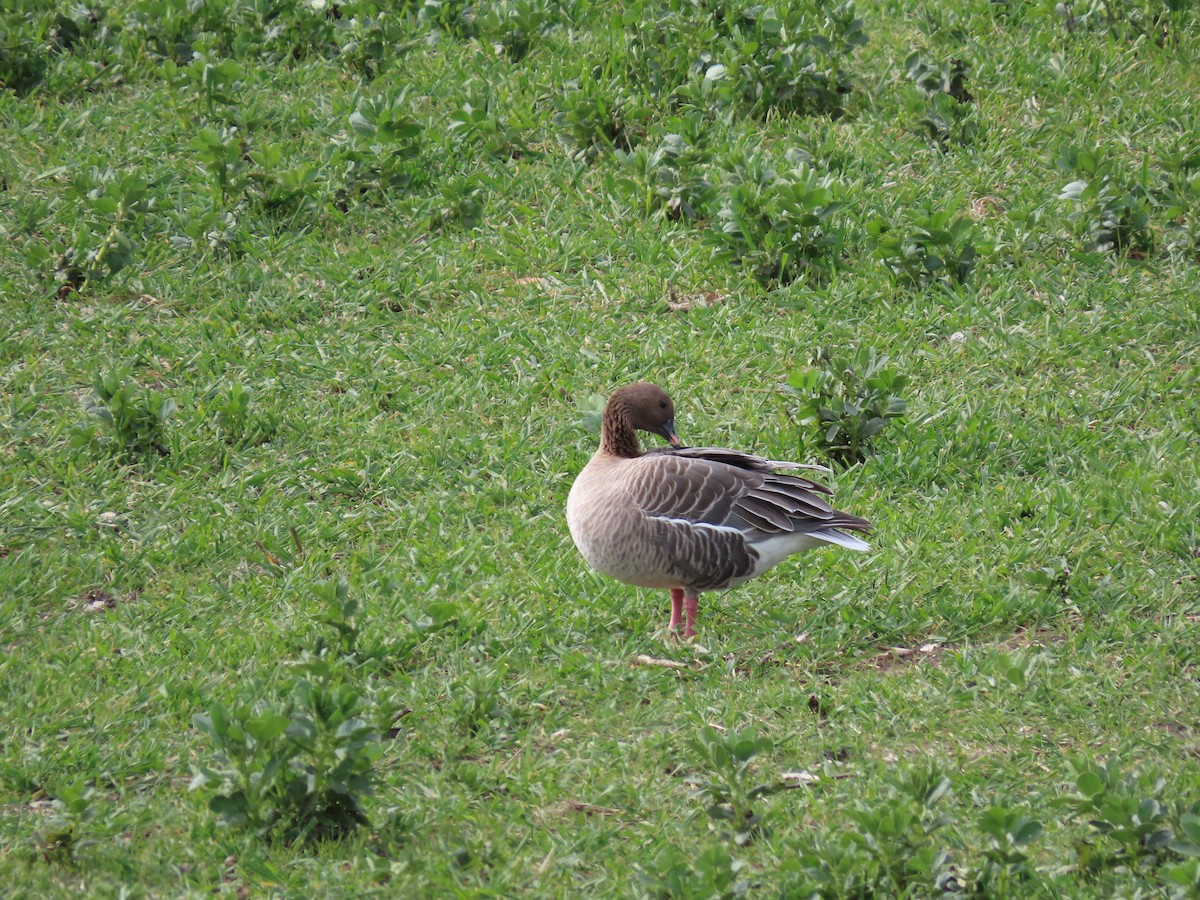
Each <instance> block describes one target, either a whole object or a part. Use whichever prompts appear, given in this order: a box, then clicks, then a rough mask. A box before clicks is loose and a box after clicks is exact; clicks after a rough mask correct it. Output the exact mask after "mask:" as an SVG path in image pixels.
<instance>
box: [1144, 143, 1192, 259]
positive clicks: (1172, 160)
mask: <svg viewBox="0 0 1200 900" xmlns="http://www.w3.org/2000/svg"><path fill="white" fill-rule="evenodd" d="M1161 168H1162V172H1161V175H1160V185H1159V187H1158V189H1157V190H1156V191H1155V197H1156V201H1157V203H1158V204H1159V205H1161V206H1162V207H1164V211H1163V213H1162V215H1163V218H1164V219H1166V220H1167V222H1168V224H1167V228H1166V249H1167V250H1168V251H1169V252H1171V253H1176V254H1179V255H1181V256H1183V257H1184V258H1185V259H1190V260H1192V261H1200V152H1194V151H1193V152H1182V153H1172V154H1169V155H1168V156H1167V158H1166V159H1164V160H1163V162H1162V167H1161Z"/></svg>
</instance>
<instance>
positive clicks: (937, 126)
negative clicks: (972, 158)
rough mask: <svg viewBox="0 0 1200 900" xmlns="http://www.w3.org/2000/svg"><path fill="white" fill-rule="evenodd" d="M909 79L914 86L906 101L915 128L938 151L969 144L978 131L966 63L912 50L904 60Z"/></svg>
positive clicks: (955, 58)
mask: <svg viewBox="0 0 1200 900" xmlns="http://www.w3.org/2000/svg"><path fill="white" fill-rule="evenodd" d="M904 69H905V72H906V74H907V76H908V78H909V80H910V81H911V82H912V83H913V84H914V85H916V87H917V96H915V97H914V98H913V102H912V103H911V104H910V106H911V108H912V110H913V113H914V115H915V116H916V118H917V127H918V130H920V131H921V133H923V134H924V135H925V136H926V137H928V138H929V139H930V141H931V142H932V143H933V144H934V145H935V146H936V147H937V148H938V149H940V150H948V149H949V148H950V147H951V146H968V145H970V144H973V143H974V142H975V140H976V138H977V137H978V134H979V126H978V125H977V124H976V121H975V117H974V114H973V111H974V108H973V107H972V105H971V103H972V101H973V100H974V99H975V98H974V97H972V96H971V93H970V91H968V90H967V77H968V75H969V74H970V71H971V69H970V66H969V65H968V64H967V63H966V62H965V61H963V60H962V59H960V58H958V57H951V58H950V59H947V60H944V61H942V60H939V59H938V58H935V57H931V56H930V55H929V54H928V53H923V52H921V51H914V52H912V53H910V54H909V56H908V58H907V59H905V61H904Z"/></svg>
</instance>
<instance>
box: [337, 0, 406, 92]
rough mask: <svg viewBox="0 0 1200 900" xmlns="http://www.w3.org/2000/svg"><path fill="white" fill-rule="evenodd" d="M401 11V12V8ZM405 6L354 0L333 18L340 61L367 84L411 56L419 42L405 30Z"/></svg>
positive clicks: (372, 0) (374, 0) (342, 7)
mask: <svg viewBox="0 0 1200 900" xmlns="http://www.w3.org/2000/svg"><path fill="white" fill-rule="evenodd" d="M397 6H398V7H399V9H398V8H397ZM403 6H404V4H391V5H389V4H387V3H385V2H376V0H352V2H348V3H345V4H342V5H341V7H340V8H339V13H338V15H336V16H333V17H332V24H333V27H334V29H335V31H336V36H337V42H338V44H339V48H338V60H339V61H340V62H342V63H343V64H344V65H345V66H346V67H347V68H348V69H350V71H352V72H354V73H355V74H356V75H358V77H359V78H361V79H362V80H363V81H374V80H375V79H376V78H378V77H379V76H381V75H382V74H383V73H384V72H386V71H387V70H388V68H390V67H391V66H392V65H393V64H395V62H396V61H397V60H398V59H400V58H401V57H402V56H404V55H405V54H406V53H408V51H409V50H411V49H412V48H413V47H415V46H417V42H416V41H414V40H411V39H409V35H408V33H407V32H406V30H405V28H404V27H403V25H404V22H403V18H402V16H400V15H398V14H397V13H399V12H402V10H403Z"/></svg>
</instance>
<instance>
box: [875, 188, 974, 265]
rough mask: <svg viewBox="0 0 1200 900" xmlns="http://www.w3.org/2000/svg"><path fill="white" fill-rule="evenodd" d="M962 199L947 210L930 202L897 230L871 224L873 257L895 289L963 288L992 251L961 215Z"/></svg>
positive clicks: (947, 204) (905, 216)
mask: <svg viewBox="0 0 1200 900" xmlns="http://www.w3.org/2000/svg"><path fill="white" fill-rule="evenodd" d="M962 204H963V199H962V197H961V196H953V197H950V198H949V199H947V200H946V201H945V203H944V204H943V205H941V206H940V207H939V206H936V205H935V204H934V201H932V200H926V201H923V202H922V203H920V204H918V205H917V206H915V207H913V208H911V209H908V210H906V211H905V212H904V214H903V217H902V219H901V224H900V225H899V226H893V225H891V224H889V223H888V222H886V221H884V220H883V219H875V220H873V221H871V222H869V223H868V224H867V233H868V235H869V236H870V239H871V242H872V243H873V245H874V247H875V255H876V256H877V257H878V258H879V259H880V261H881V262H883V264H884V266H886V267H887V269H888V271H889V272H891V273H892V277H893V278H895V279H896V281H897V283H899V284H902V285H907V286H909V287H925V286H928V285H931V284H942V285H947V286H949V285H953V284H965V283H966V281H967V279H968V278H970V276H971V273H972V272H973V271H974V270H975V264H976V262H977V261H978V259H979V257H980V256H981V255H982V254H983V253H986V252H987V251H988V250H989V249H990V245H989V244H988V243H987V242H985V241H984V240H983V238H982V237H981V235H980V233H979V227H978V226H977V225H976V224H975V222H973V221H972V220H971V219H970V218H969V217H968V216H965V215H960V210H961V209H962Z"/></svg>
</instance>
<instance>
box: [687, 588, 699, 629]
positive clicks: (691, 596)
mask: <svg viewBox="0 0 1200 900" xmlns="http://www.w3.org/2000/svg"><path fill="white" fill-rule="evenodd" d="M699 604H700V594H699V592H698V591H693V590H690V589H689V590H686V591H684V592H683V614H684V616H686V617H687V625H686V626H685V627H684V629H683V636H684V637H685V638H690V637H695V636H696V607H697V606H698V605H699Z"/></svg>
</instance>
